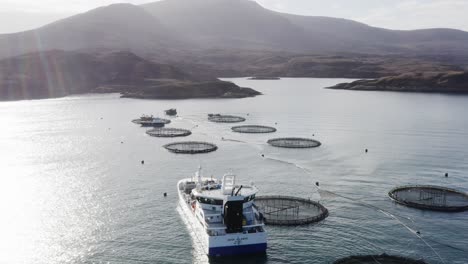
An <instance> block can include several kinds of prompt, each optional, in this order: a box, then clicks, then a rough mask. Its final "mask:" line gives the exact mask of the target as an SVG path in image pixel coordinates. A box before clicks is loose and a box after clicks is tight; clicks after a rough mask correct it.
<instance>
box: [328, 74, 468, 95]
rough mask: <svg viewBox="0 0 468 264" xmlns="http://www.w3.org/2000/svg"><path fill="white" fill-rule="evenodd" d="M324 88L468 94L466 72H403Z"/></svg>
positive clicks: (467, 75)
mask: <svg viewBox="0 0 468 264" xmlns="http://www.w3.org/2000/svg"><path fill="white" fill-rule="evenodd" d="M326 89H342V90H357V91H394V92H419V93H452V94H468V72H463V71H457V72H424V73H405V74H400V75H397V76H388V77H382V78H378V79H364V80H357V81H354V82H350V83H340V84H337V85H335V86H331V87H326Z"/></svg>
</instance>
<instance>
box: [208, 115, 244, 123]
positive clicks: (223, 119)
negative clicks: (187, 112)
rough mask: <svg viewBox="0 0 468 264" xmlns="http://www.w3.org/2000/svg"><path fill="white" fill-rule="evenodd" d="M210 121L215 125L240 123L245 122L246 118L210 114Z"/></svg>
mask: <svg viewBox="0 0 468 264" xmlns="http://www.w3.org/2000/svg"><path fill="white" fill-rule="evenodd" d="M208 120H210V121H211V122H215V123H239V122H244V121H245V118H243V117H241V116H233V115H220V114H209V115H208Z"/></svg>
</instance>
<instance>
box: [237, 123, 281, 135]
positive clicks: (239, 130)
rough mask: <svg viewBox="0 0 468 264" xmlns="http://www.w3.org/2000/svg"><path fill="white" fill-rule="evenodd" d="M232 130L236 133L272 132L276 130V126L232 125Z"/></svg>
mask: <svg viewBox="0 0 468 264" xmlns="http://www.w3.org/2000/svg"><path fill="white" fill-rule="evenodd" d="M231 129H232V131H234V132H237V133H273V132H276V128H274V127H269V126H256V125H245V126H234V127H232V128H231Z"/></svg>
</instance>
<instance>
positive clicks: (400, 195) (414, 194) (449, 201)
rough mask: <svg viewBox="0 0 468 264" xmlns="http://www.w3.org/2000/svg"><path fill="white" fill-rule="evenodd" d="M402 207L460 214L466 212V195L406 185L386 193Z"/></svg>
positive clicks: (467, 196)
mask: <svg viewBox="0 0 468 264" xmlns="http://www.w3.org/2000/svg"><path fill="white" fill-rule="evenodd" d="M388 196H390V198H391V199H392V200H393V201H395V202H397V203H399V204H402V205H406V206H409V207H414V208H418V209H424V210H433V211H443V212H462V211H466V210H468V194H467V193H464V192H461V191H457V190H454V189H450V188H445V187H440V186H431V185H408V186H400V187H396V188H394V189H392V190H390V192H388Z"/></svg>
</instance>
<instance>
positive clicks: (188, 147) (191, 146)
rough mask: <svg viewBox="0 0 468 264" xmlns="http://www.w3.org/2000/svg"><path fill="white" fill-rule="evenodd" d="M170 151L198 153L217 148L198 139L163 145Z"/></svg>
mask: <svg viewBox="0 0 468 264" xmlns="http://www.w3.org/2000/svg"><path fill="white" fill-rule="evenodd" d="M163 147H164V148H165V149H167V150H169V151H170V152H173V153H177V154H200V153H208V152H212V151H215V150H217V149H218V146H216V145H215V144H213V143H208V142H199V141H181V142H174V143H169V144H166V145H164V146H163Z"/></svg>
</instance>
